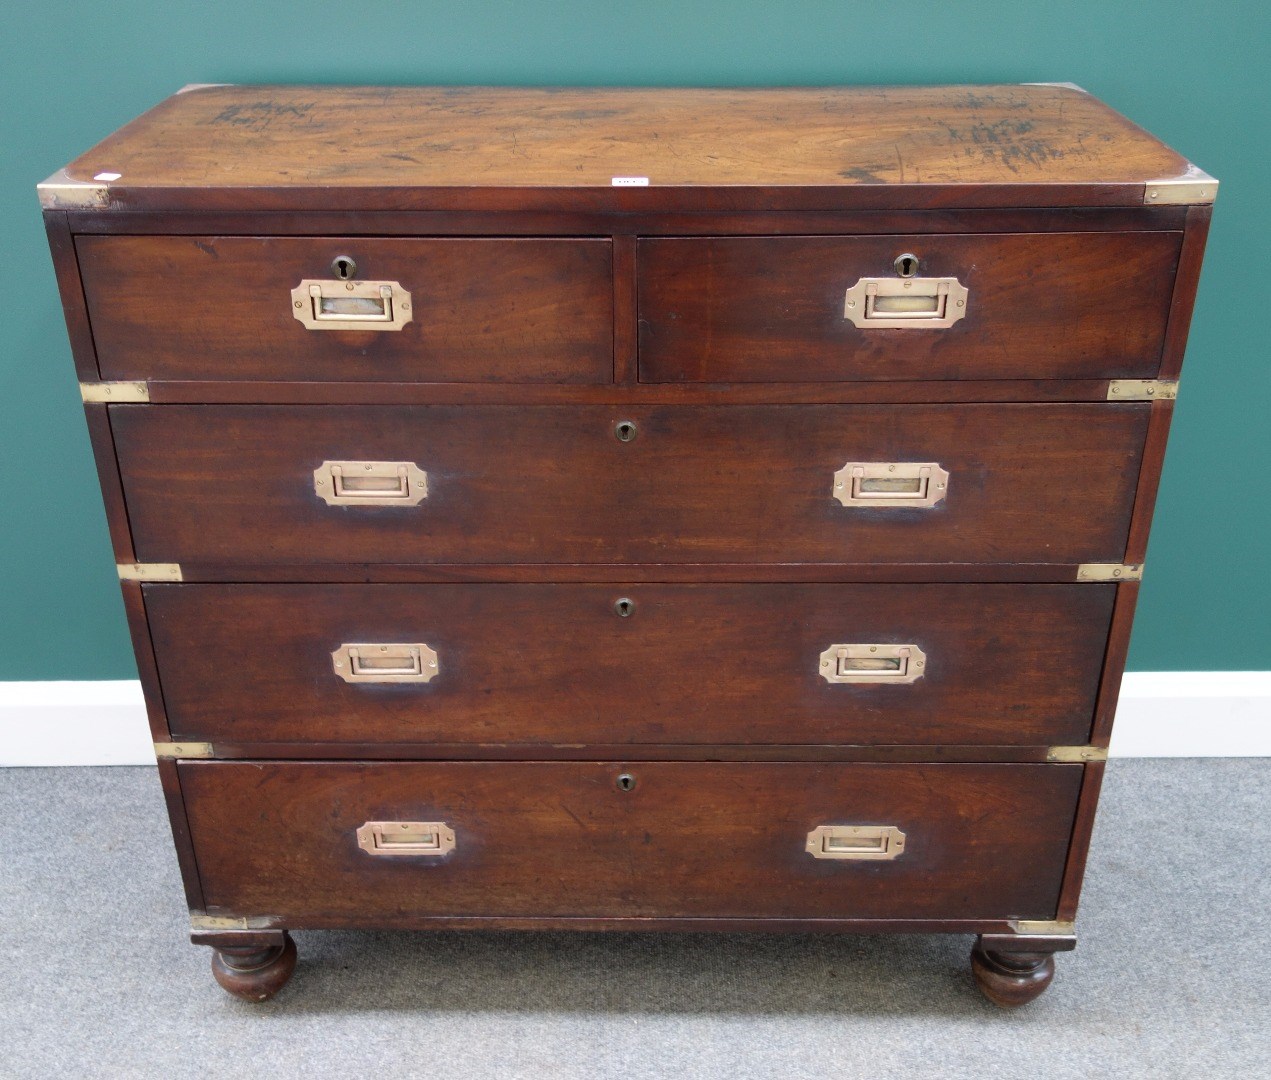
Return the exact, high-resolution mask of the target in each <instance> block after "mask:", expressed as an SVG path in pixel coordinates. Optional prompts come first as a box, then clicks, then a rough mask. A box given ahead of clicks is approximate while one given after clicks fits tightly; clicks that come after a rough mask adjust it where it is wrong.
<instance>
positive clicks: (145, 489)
mask: <svg viewBox="0 0 1271 1080" xmlns="http://www.w3.org/2000/svg"><path fill="white" fill-rule="evenodd" d="M1149 408H1150V406H1147V405H1115V404H1103V405H1053V406H1047V405H1003V406H982V405H956V406H955V405H949V406H908V407H905V408H904V409H890V408H887V407H884V406H846V405H844V406H808V407H805V408H793V407H779V406H769V407H763V406H756V407H727V408H723V407H719V408H689V407H685V408H675V407H663V408H654V407H646V406H638V407H631V408H621V407H617V406H613V407H579V408H573V409H559V408H551V407H526V408H521V409H509V408H499V407H478V406H473V407H469V408H460V407H419V408H395V407H389V406H383V407H371V406H365V407H352V406H350V407H347V408H343V409H341V408H335V407H316V406H315V407H312V408H298V407H287V406H182V405H171V406H164V407H155V406H145V405H137V406H131V405H120V406H112V407H111V421H112V427H113V430H114V433H115V439H116V446H117V449H118V453H119V457H120V465H121V471H122V473H123V477H124V491H125V494H126V497H127V501H128V512H129V516H130V519H131V522H132V528H133V539H134V544H135V546H136V550H137V555H138V558H140V559H143V560H145V561H147V562H183V561H185V560H187V559H189V560H194V561H200V560H202V561H208V562H239V563H242V564H243V565H244V566H250V565H252V564H253V563H256V562H260V561H277V562H299V563H330V562H350V561H364V562H371V563H379V562H393V563H400V562H421V563H429V562H469V563H511V562H544V563H551V562H599V563H621V562H673V561H681V560H693V561H697V562H707V563H709V562H751V563H767V562H797V561H811V562H833V561H837V560H843V561H847V560H851V561H866V562H870V561H880V562H909V561H924V562H925V561H933V562H939V561H951V562H963V561H983V562H985V563H996V562H1011V561H1026V562H1027V561H1041V560H1046V561H1051V560H1053V561H1056V562H1116V561H1120V559H1121V556H1122V554H1123V552H1124V548H1125V536H1126V529H1127V527H1128V524H1129V512H1130V506H1131V501H1132V498H1133V493H1134V485H1135V481H1136V479H1137V477H1138V471H1139V454H1140V450H1141V446H1142V440H1143V434H1144V431H1145V427H1146V421H1147V411H1148V409H1149ZM622 420H630V421H634V422H635V423H636V424H637V429H638V434H637V437H636V438H635V439H634V441H631V442H625V443H624V442H621V441H619V440H618V439H617V438H616V437H615V434H614V429H615V425H616V424H617V423H618V422H619V421H622ZM351 459H353V460H368V461H410V462H415V463H416V464H418V466H419V467H420V468H422V469H424V470H425V471H426V472H427V473H428V474H429V494H428V497H427V498H426V499H425V500H424V501H423V502H422V503H420V504H419V505H418V506H415V507H408V508H388V509H372V508H365V507H332V506H328V505H326V504H325V503H324V502H323V501H322V500H321V499H320V498H319V497H318V496H317V495H315V494H314V487H313V470H314V469H315V467H317V466H319V465H320V464H321V463H322V462H323V461H324V460H336V461H342V460H351ZM849 461H934V462H939V463H940V464H941V465H942V466H943V467H944V468H945V469H946V470H948V472H949V473H950V480H949V494H948V497H947V498H946V499H945V500H944V501H943V502H942V503H940V504H939V505H938V506H936V507H933V508H931V509H907V508H899V509H878V508H870V509H857V508H849V507H844V506H842V505H840V504H839V502H837V501H836V500H835V499H834V498H833V482H834V479H833V478H834V473H835V471H836V470H838V469H840V468H842V467H843V465H844V464H845V463H847V462H849Z"/></svg>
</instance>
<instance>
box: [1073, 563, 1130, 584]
mask: <svg viewBox="0 0 1271 1080" xmlns="http://www.w3.org/2000/svg"><path fill="white" fill-rule="evenodd" d="M1077 580H1078V581H1142V580H1143V564H1142V563H1108V562H1086V563H1082V564H1081V565H1080V566H1078V567H1077Z"/></svg>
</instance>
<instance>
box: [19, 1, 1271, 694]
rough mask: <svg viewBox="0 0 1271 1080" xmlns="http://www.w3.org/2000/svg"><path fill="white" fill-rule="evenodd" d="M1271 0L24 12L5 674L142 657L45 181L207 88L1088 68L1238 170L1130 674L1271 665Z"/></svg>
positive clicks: (82, 675) (1115, 95) (1192, 150)
mask: <svg viewBox="0 0 1271 1080" xmlns="http://www.w3.org/2000/svg"><path fill="white" fill-rule="evenodd" d="M1269 10H1271V9H1269V8H1268V7H1267V6H1266V5H1265V0H1241V2H1231V3H1225V4H1219V5H1217V6H1216V7H1215V6H1214V5H1207V4H1201V3H1197V2H1196V0H1191V2H1189V3H1181V2H1176V0H1157V2H1156V3H1153V4H1146V3H1140V4H1135V3H1131V2H1129V0H1069V2H1068V3H1065V4H1046V5H1042V4H1021V3H1019V2H1018V0H982V2H980V3H948V2H945V3H923V2H917V3H908V4H894V3H882V2H879V3H872V4H861V3H850V2H840V3H829V2H813V0H779V2H773V3H767V4H764V3H760V2H752V0H730V2H718V3H708V2H705V0H664V2H657V3H634V4H618V3H608V2H606V0H588V2H578V0H561V2H557V3H551V2H547V0H514V2H500V3H481V2H479V0H474V2H470V3H455V2H454V0H449V2H446V3H430V2H425V0H418V2H416V3H402V2H400V0H398V2H389V0H380V2H376V3H353V2H349V0H345V2H342V3H330V2H327V0H306V2H304V3H298V2H296V0H272V2H269V3H263V2H261V0H216V2H214V3H188V2H180V0H162V2H159V0H132V2H130V0H124V2H123V3H119V4H102V3H99V2H98V3H85V2H81V3H76V2H75V0H70V2H69V3H63V4H60V5H52V6H50V5H46V4H32V3H30V2H29V0H25V2H9V0H5V3H4V10H3V12H2V14H3V20H2V22H0V25H3V26H4V27H5V34H4V40H3V42H2V43H0V101H2V102H3V110H2V115H0V125H2V126H0V155H2V159H0V224H2V226H3V231H2V233H0V235H2V236H3V241H4V248H3V263H2V265H0V273H3V276H4V285H3V288H2V289H0V293H2V294H3V301H2V302H0V313H2V317H0V389H2V393H0V452H2V458H0V461H2V466H0V475H2V476H3V481H2V483H3V489H4V500H3V503H0V515H2V517H0V521H2V523H3V524H2V525H0V565H2V566H3V567H4V573H3V582H4V584H3V586H0V679H108V678H130V677H132V675H133V673H134V668H133V662H132V657H131V655H130V652H129V647H128V640H127V634H126V632H125V627H124V615H123V609H122V605H121V603H120V600H119V594H118V588H117V586H116V584H115V575H114V568H113V566H112V565H111V564H112V558H111V552H110V544H109V541H108V539H107V535H106V527H105V520H104V517H103V514H102V511H101V508H100V501H99V498H98V494H97V484H96V478H95V475H94V471H93V466H92V461H91V458H90V454H89V446H88V439H87V436H86V434H85V430H84V420H83V415H82V413H81V411H80V408H79V398H78V393H77V390H76V386H75V379H74V376H73V374H72V369H71V360H70V355H69V350H68V347H67V343H66V336H65V332H64V330H63V326H62V316H61V311H60V308H59V305H58V301H57V293H56V290H55V287H54V282H53V275H52V272H51V269H50V264H49V257H48V253H47V250H46V247H45V241H44V236H43V232H42V230H41V227H40V219H39V212H38V207H37V203H36V198H35V191H34V185H35V184H36V183H37V182H38V181H39V180H41V179H43V178H44V177H45V176H47V175H48V174H49V173H51V172H53V171H54V170H55V169H57V168H59V167H60V166H62V165H64V164H65V163H66V162H67V161H68V160H70V159H71V158H72V157H74V156H75V155H76V154H78V153H79V152H80V151H82V150H84V149H86V148H87V147H88V146H89V145H91V144H92V143H94V142H96V141H97V140H98V139H100V138H101V137H103V136H104V135H106V134H107V133H108V132H110V131H112V130H113V129H114V128H116V127H118V126H119V125H120V124H122V123H124V122H125V121H127V120H129V119H131V118H132V117H133V116H134V115H136V114H137V113H139V112H141V111H142V110H144V109H146V108H148V107H149V106H150V105H152V104H154V103H155V102H157V101H159V100H160V99H161V98H163V97H165V96H167V95H168V94H169V93H171V92H172V91H173V90H175V89H177V88H178V87H180V86H182V85H183V84H185V83H190V82H319V83H321V82H333V83H340V82H344V83H348V82H367V83H487V84H516V83H528V84H553V83H556V84H575V85H583V84H624V83H627V84H641V85H727V84H754V85H760V84H813V85H815V84H831V83H943V82H1046V81H1071V82H1076V83H1077V84H1079V85H1081V86H1083V87H1085V88H1086V89H1087V90H1090V91H1091V92H1092V93H1094V94H1096V95H1097V96H1099V97H1101V98H1102V99H1103V100H1105V101H1107V102H1108V103H1109V104H1111V105H1112V106H1114V107H1115V108H1117V109H1119V110H1121V111H1122V112H1124V113H1125V114H1127V115H1128V116H1130V117H1131V118H1132V119H1134V120H1136V121H1137V122H1138V123H1140V124H1142V125H1143V126H1144V127H1146V128H1148V129H1149V130H1151V131H1152V132H1154V133H1155V134H1157V135H1158V136H1160V137H1161V138H1162V139H1164V140H1165V141H1166V142H1167V143H1169V144H1170V145H1172V146H1173V147H1175V148H1176V149H1177V150H1179V151H1180V152H1181V153H1183V154H1184V155H1185V156H1187V157H1189V158H1191V159H1192V160H1193V161H1195V162H1196V163H1197V164H1199V165H1201V166H1202V167H1203V168H1205V169H1207V170H1208V171H1209V172H1211V173H1213V174H1214V175H1216V176H1218V177H1219V178H1220V179H1221V180H1222V184H1223V186H1222V192H1221V195H1220V197H1219V200H1218V206H1217V210H1216V216H1215V221H1214V228H1213V232H1212V234H1211V239H1210V246H1209V257H1208V263H1207V266H1206V270H1205V274H1204V277H1203V280H1202V282H1201V287H1200V296H1199V299H1198V301H1197V313H1196V319H1195V323H1194V326H1193V331H1192V339H1191V346H1190V349H1189V351H1188V363H1187V370H1186V375H1185V377H1184V381H1183V390H1182V395H1181V397H1180V400H1179V404H1178V412H1177V416H1176V421H1175V425H1174V434H1173V441H1172V443H1171V446H1170V450H1169V456H1168V458H1167V460H1166V466H1165V478H1164V482H1163V487H1162V492H1161V498H1160V503H1159V507H1158V512H1157V521H1156V530H1155V538H1154V539H1153V541H1152V547H1151V551H1150V553H1149V559H1148V575H1147V579H1146V583H1145V585H1144V588H1143V595H1142V602H1141V604H1140V608H1139V619H1138V624H1137V626H1136V629H1135V634H1134V644H1133V648H1132V650H1131V656H1130V666H1131V667H1132V668H1137V669H1142V670H1159V669H1174V670H1190V669H1231V670H1240V669H1266V668H1271V618H1269V617H1268V615H1267V612H1268V611H1269V610H1271V585H1269V584H1268V581H1269V580H1271V579H1269V577H1268V575H1267V573H1266V569H1265V564H1263V563H1262V562H1261V560H1260V558H1259V556H1265V555H1266V554H1267V547H1268V545H1267V541H1266V537H1267V534H1268V532H1269V531H1271V510H1269V509H1268V507H1269V506H1271V499H1268V497H1267V495H1266V480H1265V478H1266V473H1267V470H1268V467H1269V466H1271V436H1269V435H1268V429H1269V425H1268V423H1267V420H1266V411H1267V409H1268V403H1271V364H1269V363H1268V361H1269V360H1271V357H1269V356H1268V349H1267V346H1266V344H1265V339H1266V331H1265V315H1264V311H1265V309H1266V307H1267V305H1268V288H1269V285H1268V282H1267V279H1266V278H1265V277H1263V276H1262V274H1263V273H1264V272H1265V270H1266V268H1267V250H1268V247H1269V246H1271V228H1268V209H1267V207H1268V203H1269V202H1271V200H1269V199H1268V190H1267V185H1268V179H1267V178H1268V176H1269V175H1271V153H1269V151H1268V144H1269V140H1268V138H1267V135H1268V118H1269V117H1271V93H1269V92H1268V88H1269V87H1271V80H1269V79H1268V78H1267V53H1266V48H1267V43H1268V41H1269V40H1271V18H1269V17H1268V11H1269ZM1251 271H1253V272H1252V273H1251Z"/></svg>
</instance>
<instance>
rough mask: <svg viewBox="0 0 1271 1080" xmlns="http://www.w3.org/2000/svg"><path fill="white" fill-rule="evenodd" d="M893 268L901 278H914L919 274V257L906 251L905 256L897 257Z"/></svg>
mask: <svg viewBox="0 0 1271 1080" xmlns="http://www.w3.org/2000/svg"><path fill="white" fill-rule="evenodd" d="M892 266H893V267H895V269H896V273H897V274H899V275H900V276H901V277H913V276H914V275H915V274H917V273H918V256H917V255H914V254H912V253H911V252H908V251H906V252H905V253H904V254H903V255H897V256H896V261H895V262H894V263H892Z"/></svg>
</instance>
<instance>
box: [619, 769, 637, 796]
mask: <svg viewBox="0 0 1271 1080" xmlns="http://www.w3.org/2000/svg"><path fill="white" fill-rule="evenodd" d="M617 783H618V790H619V791H630V790H631V789H632V788H634V787H635V784H636V781H635V777H634V776H632V775H631V774H630V773H629V772H624V773H619V774H618V780H617Z"/></svg>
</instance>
